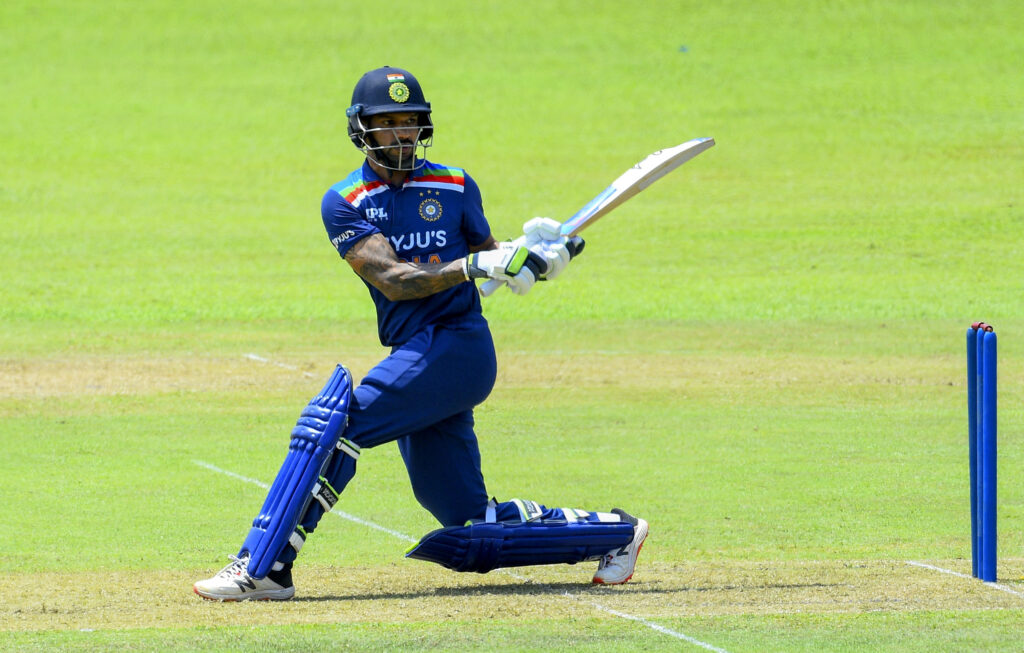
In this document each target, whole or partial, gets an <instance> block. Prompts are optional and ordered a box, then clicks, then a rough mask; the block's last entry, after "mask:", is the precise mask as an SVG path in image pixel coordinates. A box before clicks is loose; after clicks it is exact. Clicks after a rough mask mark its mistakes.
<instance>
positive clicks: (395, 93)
mask: <svg viewBox="0 0 1024 653" xmlns="http://www.w3.org/2000/svg"><path fill="white" fill-rule="evenodd" d="M388 95H390V96H391V99H392V100H394V101H395V102H398V103H402V102H408V101H409V87H408V86H406V85H405V83H404V82H393V83H392V84H391V86H389V87H388Z"/></svg>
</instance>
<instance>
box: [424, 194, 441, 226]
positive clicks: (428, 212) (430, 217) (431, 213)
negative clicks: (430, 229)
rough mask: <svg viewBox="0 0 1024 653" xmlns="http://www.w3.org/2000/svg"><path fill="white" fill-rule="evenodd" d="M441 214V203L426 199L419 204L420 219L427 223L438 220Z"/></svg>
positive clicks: (430, 198) (429, 198)
mask: <svg viewBox="0 0 1024 653" xmlns="http://www.w3.org/2000/svg"><path fill="white" fill-rule="evenodd" d="M442 212H443V209H442V208H441V202H439V201H437V200H435V199H434V198H432V197H428V198H427V199H425V200H423V201H422V202H420V217H421V218H423V219H424V220H426V221H427V222H434V221H435V220H438V219H440V218H441V213H442Z"/></svg>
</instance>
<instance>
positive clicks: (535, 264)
mask: <svg viewBox="0 0 1024 653" xmlns="http://www.w3.org/2000/svg"><path fill="white" fill-rule="evenodd" d="M463 260H464V265H465V268H464V269H465V272H466V276H467V277H469V278H470V279H482V278H485V277H486V278H489V279H494V280H495V281H498V282H503V283H505V284H508V287H509V289H510V290H511V291H512V292H514V293H515V294H517V295H525V294H526V293H528V292H530V289H531V288H533V284H534V283H536V281H537V279H539V278H540V277H541V276H542V275H543V274H545V273H546V272H547V271H548V264H547V262H546V260H545V258H544V257H542V256H540V255H539V254H536V253H534V252H532V251H531V250H530V249H529V248H528V247H525V246H524V245H523V244H522V243H516V242H502V243H498V247H497V249H487V250H483V251H480V252H474V253H473V254H470V255H469V256H467V257H466V258H465V259H463Z"/></svg>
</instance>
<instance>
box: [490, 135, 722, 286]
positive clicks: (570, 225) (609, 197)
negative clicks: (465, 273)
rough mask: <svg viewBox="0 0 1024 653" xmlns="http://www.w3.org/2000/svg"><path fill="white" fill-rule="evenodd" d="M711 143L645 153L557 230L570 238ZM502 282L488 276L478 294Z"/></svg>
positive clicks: (691, 143) (697, 142) (698, 141)
mask: <svg viewBox="0 0 1024 653" xmlns="http://www.w3.org/2000/svg"><path fill="white" fill-rule="evenodd" d="M714 144H715V139H713V138H695V139H693V140H691V141H686V142H685V143H683V144H682V145H676V146H675V147H670V148H667V149H664V150H658V151H657V152H654V153H653V154H650V155H648V156H647V158H645V159H644V160H643V161H641V162H640V163H638V164H636V165H635V166H633V167H632V168H630V169H629V170H627V171H626V172H624V173H622V175H620V176H619V178H618V179H616V180H615V181H613V182H612V183H611V185H610V186H608V188H605V189H604V190H603V191H601V192H600V193H599V194H598V195H597V197H595V198H594V199H592V200H590V201H589V202H587V204H586V205H585V206H584V207H583V208H582V209H580V210H579V211H577V212H576V214H575V215H573V216H572V217H571V218H569V219H568V220H566V221H565V222H563V223H562V227H561V229H560V232H561V234H562V235H563V236H566V237H568V238H570V239H572V238H573V237H574V236H576V235H577V234H578V233H580V232H581V231H583V230H584V229H586V228H587V227H589V226H590V225H592V224H594V223H595V222H597V221H598V220H600V219H601V218H602V217H604V216H605V215H607V214H608V213H610V212H611V211H612V210H613V209H614V208H616V207H617V206H619V205H620V204H622V203H623V202H625V201H626V200H628V199H630V198H631V197H633V196H635V195H637V194H638V193H639V192H640V191H642V190H643V189H645V188H647V187H648V186H650V185H651V184H653V183H654V182H656V181H658V180H659V179H661V178H662V177H664V176H665V175H667V174H668V173H670V172H672V171H673V170H675V169H676V168H678V167H679V166H681V165H683V164H684V163H686V162H687V161H689V160H690V159H692V158H694V157H695V156H697V155H698V154H700V153H701V152H703V151H704V150H707V149H709V148H710V147H711V146H713V145H714ZM570 251H575V248H573V247H570ZM502 283H503V282H501V281H498V280H496V279H490V280H488V281H486V282H485V283H484V284H483V285H481V286H480V294H482V295H483V296H485V297H487V296H488V295H490V294H492V293H493V292H494V291H495V290H497V289H498V288H500V287H501V284H502Z"/></svg>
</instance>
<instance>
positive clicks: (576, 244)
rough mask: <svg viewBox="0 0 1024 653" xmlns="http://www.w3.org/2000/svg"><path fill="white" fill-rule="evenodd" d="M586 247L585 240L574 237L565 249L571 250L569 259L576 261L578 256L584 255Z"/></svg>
mask: <svg viewBox="0 0 1024 653" xmlns="http://www.w3.org/2000/svg"><path fill="white" fill-rule="evenodd" d="M584 245H586V243H585V242H583V239H582V238H580V237H579V236H573V237H572V238H570V239H569V242H567V243H566V244H565V248H566V249H567V250H569V258H570V259H574V258H576V255H577V254H580V253H582V252H583V247H584Z"/></svg>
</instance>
